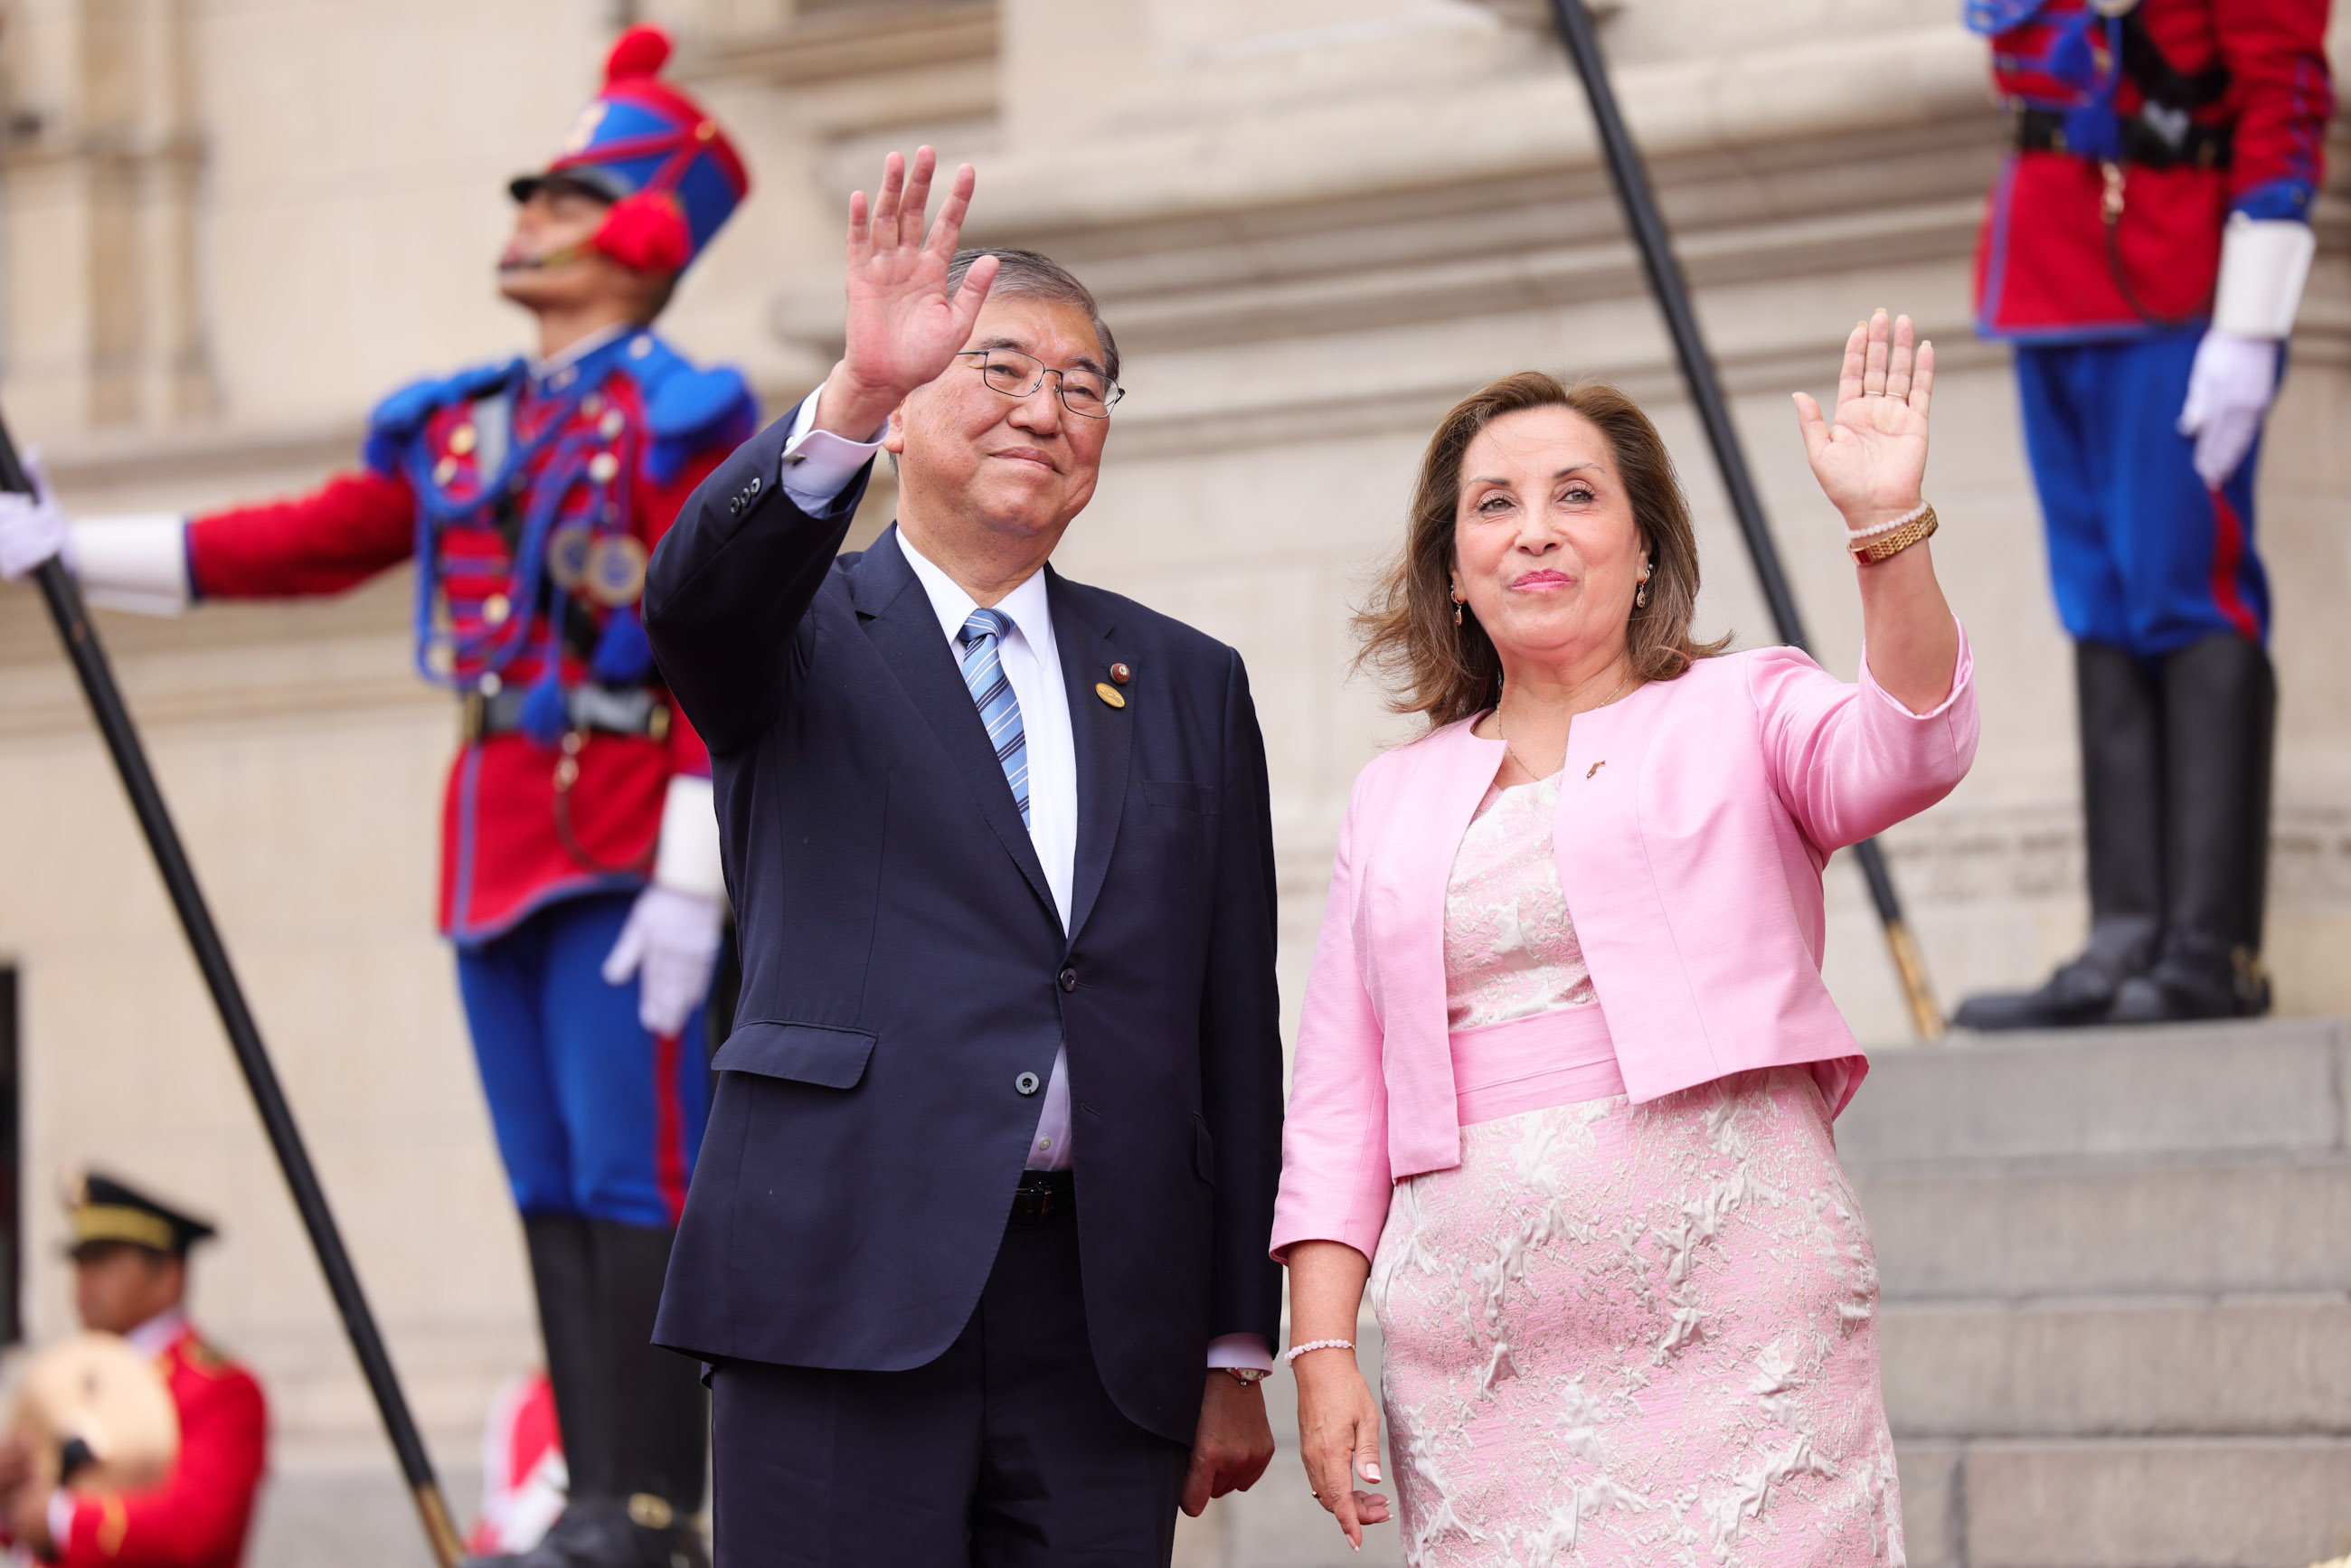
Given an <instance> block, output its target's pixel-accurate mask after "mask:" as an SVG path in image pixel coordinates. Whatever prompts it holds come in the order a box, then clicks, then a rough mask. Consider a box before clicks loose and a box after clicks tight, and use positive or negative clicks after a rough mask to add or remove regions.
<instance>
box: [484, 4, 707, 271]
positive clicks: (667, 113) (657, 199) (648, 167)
mask: <svg viewBox="0 0 2351 1568" xmlns="http://www.w3.org/2000/svg"><path fill="white" fill-rule="evenodd" d="M669 52H670V42H669V35H668V34H666V33H664V32H663V31H662V30H661V29H660V28H659V27H655V26H651V25H649V24H641V25H639V26H634V27H631V28H630V29H629V30H628V31H627V32H625V33H622V35H621V36H620V37H619V38H618V39H617V40H616V41H615V42H614V43H613V45H612V52H611V54H610V55H609V56H607V57H605V60H604V89H603V90H602V91H601V92H599V93H598V94H597V95H596V96H595V97H594V98H593V99H590V100H589V103H588V106H587V107H586V108H585V109H582V110H580V118H579V119H578V120H574V121H573V122H572V125H571V134H570V135H569V136H567V137H566V138H564V141H563V151H562V152H561V154H560V155H559V156H558V157H557V158H556V160H555V162H552V163H549V165H548V166H547V167H546V168H545V169H544V170H542V171H541V172H538V173H536V174H524V175H521V176H519V177H518V178H517V179H516V180H515V182H514V183H513V184H512V185H510V186H509V187H508V189H510V190H511V191H512V192H513V193H514V198H515V200H516V201H517V202H527V201H528V200H529V199H530V195H531V193H532V192H534V191H536V190H538V188H539V187H540V186H541V185H542V184H545V183H548V182H549V181H556V180H559V181H562V182H564V183H569V184H572V185H576V186H578V187H580V189H582V190H586V191H589V192H591V193H594V194H596V195H599V196H601V197H603V198H604V199H605V200H606V201H608V202H611V204H612V210H611V213H610V214H607V215H606V217H605V219H604V224H603V226H602V227H601V229H599V230H598V231H597V234H596V237H595V239H594V241H593V242H592V243H593V244H594V245H595V246H596V248H597V249H598V250H601V251H602V252H603V253H604V254H605V255H607V256H611V258H612V259H613V260H615V261H617V262H619V263H621V265H622V266H623V267H632V268H633V269H635V270H637V271H639V272H672V273H674V272H682V271H684V269H685V267H686V266H687V264H688V263H690V262H692V261H693V260H694V258H695V256H699V255H701V254H702V248H703V246H706V245H708V244H709V243H710V240H711V236H713V235H716V234H717V232H718V229H719V226H720V225H723V224H724V223H726V220H727V218H728V217H729V216H730V215H732V214H733V213H734V211H735V209H736V207H737V206H738V205H739V204H741V203H742V200H743V198H744V196H745V195H746V194H747V193H748V192H749V191H750V188H751V181H750V176H749V175H748V174H747V173H746V172H744V168H743V160H742V159H741V157H739V156H738V155H737V153H736V151H735V147H734V144H733V143H732V142H730V141H727V140H726V132H725V131H721V130H720V129H719V128H718V122H717V121H716V120H713V119H712V118H710V116H709V115H708V114H706V113H705V112H704V110H703V108H702V106H701V105H700V104H698V103H696V102H695V101H694V99H691V98H689V97H687V96H686V95H685V94H684V92H682V91H680V90H679V89H677V88H675V87H674V86H672V85H671V84H670V83H668V82H665V81H663V80H662V79H661V78H660V75H659V72H660V70H661V68H662V67H663V65H664V64H665V63H666V62H667V61H668V59H669Z"/></svg>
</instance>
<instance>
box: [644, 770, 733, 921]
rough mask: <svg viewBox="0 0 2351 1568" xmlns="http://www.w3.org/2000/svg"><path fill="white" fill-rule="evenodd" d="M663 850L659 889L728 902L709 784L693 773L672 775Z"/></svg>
mask: <svg viewBox="0 0 2351 1568" xmlns="http://www.w3.org/2000/svg"><path fill="white" fill-rule="evenodd" d="M659 844H660V847H659V848H658V849H656V850H655V851H654V852H653V882H654V883H655V884H656V885H658V886H662V887H666V888H669V889H671V890H672V891H674V892H676V893H690V894H694V895H695V897H697V898H706V899H709V900H711V901H712V902H713V903H718V902H720V901H723V900H724V899H725V898H726V869H725V867H724V865H723V864H722V862H720V860H719V855H718V813H717V809H716V805H715V804H714V801H713V797H712V794H711V786H710V780H709V779H704V778H701V777H699V776H697V775H695V774H692V773H673V774H671V775H670V780H669V793H668V796H667V797H666V798H665V799H664V801H663V802H662V820H661V839H660V841H659Z"/></svg>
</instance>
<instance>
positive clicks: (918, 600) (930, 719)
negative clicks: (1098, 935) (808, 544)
mask: <svg viewBox="0 0 2351 1568" xmlns="http://www.w3.org/2000/svg"><path fill="white" fill-rule="evenodd" d="M852 599H853V601H855V603H856V605H857V616H858V619H859V620H860V621H861V622H863V623H864V627H865V634H866V635H867V636H868V637H870V638H872V640H873V647H874V650H875V651H876V652H877V653H880V654H881V655H882V657H883V662H884V663H886V664H889V666H890V669H891V673H892V674H895V675H896V676H897V677H898V684H899V685H900V686H901V687H903V688H904V691H905V693H906V696H907V699H908V700H909V701H911V702H912V703H913V704H914V708H915V711H916V712H918V713H920V714H921V715H922V716H923V719H924V722H925V723H926V724H928V725H929V726H930V728H931V734H932V735H933V736H934V737H936V738H937V740H938V743H939V745H940V746H941V747H943V748H944V749H945V750H946V754H947V756H948V758H950V759H951V760H953V762H954V763H955V766H956V773H958V774H959V775H961V776H962V779H963V781H964V785H965V787H966V788H967V789H969V790H970V791H971V796H972V799H973V800H974V801H976V802H977V804H978V806H979V814H980V815H981V816H982V817H984V818H986V819H987V825H988V827H989V829H990V830H991V831H994V833H995V834H996V837H997V840H998V842H1000V843H1001V844H1002V845H1003V846H1004V849H1005V852H1007V853H1008V854H1009V855H1011V857H1012V861H1013V863H1014V864H1015V865H1018V866H1019V868H1020V874H1021V875H1022V876H1025V877H1027V878H1028V879H1029V887H1030V889H1031V890H1033V891H1034V892H1035V893H1036V894H1037V899H1038V902H1040V904H1043V905H1044V906H1045V913H1046V914H1047V915H1050V916H1051V917H1052V919H1053V923H1054V924H1055V925H1060V924H1061V917H1060V914H1059V912H1058V911H1056V910H1055V908H1054V907H1053V894H1052V892H1051V889H1050V887H1049V886H1048V884H1047V883H1046V881H1045V867H1044V863H1043V862H1040V860H1039V859H1038V858H1037V846H1036V845H1035V844H1034V843H1032V842H1031V841H1029V830H1028V828H1027V827H1026V826H1025V825H1024V824H1023V823H1022V822H1021V821H1020V807H1019V803H1018V802H1016V801H1015V800H1013V799H1012V786H1011V785H1010V784H1008V783H1007V782H1005V779H1004V765H1003V764H1002V763H1000V762H998V760H997V759H996V748H995V747H992V746H990V745H988V743H987V726H985V725H983V724H982V723H981V722H980V719H979V709H978V708H977V707H975V706H972V700H971V693H970V692H969V691H968V690H967V689H966V687H965V686H964V684H963V670H962V668H961V667H960V666H959V665H958V664H956V658H955V653H953V651H952V650H951V649H949V647H948V646H947V640H946V637H944V636H943V635H941V634H940V632H939V618H938V615H937V614H936V612H934V611H933V610H932V608H931V596H930V595H929V594H927V593H925V592H924V591H923V586H922V584H921V582H919V581H918V580H916V579H915V577H914V568H913V567H911V566H909V565H907V564H906V557H905V554H904V552H903V551H902V550H900V549H899V548H898V530H897V528H895V527H894V526H893V528H890V530H889V531H888V532H886V533H884V534H883V536H882V537H881V538H878V539H876V540H875V541H874V542H873V545H872V548H871V549H868V550H866V552H865V554H864V556H863V557H862V559H860V560H859V561H858V563H857V565H856V566H855V567H854V568H853V569H852ZM1081 777H1082V764H1081ZM1080 820H1081V821H1082V820H1083V817H1082V814H1081V819H1080Z"/></svg>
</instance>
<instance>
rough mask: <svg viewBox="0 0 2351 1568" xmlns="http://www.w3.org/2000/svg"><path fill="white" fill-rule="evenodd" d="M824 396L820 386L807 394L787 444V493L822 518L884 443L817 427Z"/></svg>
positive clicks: (796, 504)
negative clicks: (857, 438)
mask: <svg viewBox="0 0 2351 1568" xmlns="http://www.w3.org/2000/svg"><path fill="white" fill-rule="evenodd" d="M823 395H824V388H822V387H819V388H817V389H816V391H814V392H810V393H809V394H808V398H807V400H806V401H805V402H802V403H801V404H800V411H799V414H797V415H796V416H794V418H793V420H792V438H791V439H790V440H789V441H787V442H785V443H784V461H783V473H782V475H781V478H782V480H783V486H784V494H785V495H786V496H788V497H790V498H791V503H792V505H793V506H795V507H799V509H800V510H801V511H803V512H806V513H807V514H808V515H809V516H810V517H821V516H823V515H824V514H825V513H827V512H829V511H831V510H832V504H833V503H834V502H835V501H838V500H839V499H841V492H842V491H843V490H846V489H848V488H849V482H850V481H851V480H852V479H854V478H856V477H857V471H858V470H859V469H860V468H862V467H864V466H865V465H867V464H868V463H870V462H872V460H873V455H874V454H875V453H877V452H879V451H881V450H882V443H881V442H880V441H879V440H874V441H852V440H850V439H849V438H848V437H847V436H843V435H835V434H833V433H832V432H831V431H830V430H819V429H817V428H816V404H817V400H818V399H819V398H820V397H822V396H823Z"/></svg>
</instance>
